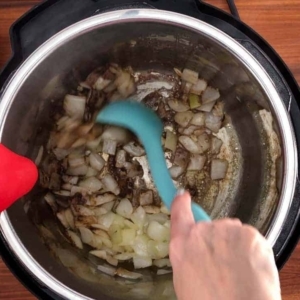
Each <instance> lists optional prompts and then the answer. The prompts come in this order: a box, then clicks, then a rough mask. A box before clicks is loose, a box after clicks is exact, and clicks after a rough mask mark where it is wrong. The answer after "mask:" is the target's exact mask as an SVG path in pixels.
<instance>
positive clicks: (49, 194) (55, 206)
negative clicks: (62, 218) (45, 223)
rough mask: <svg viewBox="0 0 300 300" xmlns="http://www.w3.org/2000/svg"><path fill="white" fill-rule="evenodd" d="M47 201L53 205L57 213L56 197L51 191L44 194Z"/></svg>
mask: <svg viewBox="0 0 300 300" xmlns="http://www.w3.org/2000/svg"><path fill="white" fill-rule="evenodd" d="M44 199H45V201H46V202H47V203H48V204H49V206H50V207H51V209H52V211H53V212H54V213H55V212H57V204H56V202H55V198H54V196H53V195H52V194H51V193H47V194H46V195H45V196H44Z"/></svg>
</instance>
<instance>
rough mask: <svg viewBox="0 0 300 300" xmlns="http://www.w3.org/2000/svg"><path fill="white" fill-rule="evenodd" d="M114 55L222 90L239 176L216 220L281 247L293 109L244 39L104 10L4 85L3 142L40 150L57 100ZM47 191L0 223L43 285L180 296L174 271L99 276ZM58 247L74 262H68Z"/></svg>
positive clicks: (291, 172)
mask: <svg viewBox="0 0 300 300" xmlns="http://www.w3.org/2000/svg"><path fill="white" fill-rule="evenodd" d="M107 62H116V63H119V64H120V65H123V66H126V65H131V66H132V67H133V68H134V69H135V70H147V69H155V70H160V71H161V72H170V71H172V69H173V67H177V68H184V67H187V68H190V69H193V70H195V71H197V72H199V74H200V76H201V77H203V78H205V79H206V80H207V81H209V84H210V85H212V86H214V87H216V88H219V90H220V91H221V96H222V99H223V100H224V102H225V110H226V113H227V115H228V116H229V117H230V119H231V121H232V124H233V126H232V137H233V140H235V143H232V145H231V147H232V152H231V154H230V155H231V156H230V157H231V159H232V161H233V162H234V163H233V168H232V172H233V175H234V176H233V179H232V181H230V182H229V183H228V187H229V188H228V189H227V190H226V193H225V194H223V195H221V196H222V197H219V198H217V199H216V201H215V203H214V205H213V207H211V208H210V213H211V215H212V216H213V217H214V218H218V217H224V216H230V217H233V216H235V217H239V218H241V219H242V220H243V221H245V222H248V223H251V224H253V225H254V226H256V227H257V228H259V229H260V230H261V231H262V232H263V233H264V234H265V235H266V237H267V238H268V240H269V241H270V243H271V244H272V245H274V243H275V242H276V238H277V236H278V235H279V233H280V231H281V228H282V226H283V223H284V221H285V218H286V215H287V212H288V209H289V207H290V204H291V201H292V198H293V193H294V186H295V180H296V168H297V158H296V148H295V143H294V137H293V130H292V127H291V124H290V121H289V117H288V114H287V112H286V109H285V107H284V105H283V103H282V101H281V99H280V97H279V95H278V94H277V92H276V90H275V88H274V86H273V84H272V82H271V80H270V78H269V77H268V76H267V75H266V73H265V72H264V70H263V68H262V67H261V66H260V65H259V64H258V63H257V62H256V61H255V60H254V59H253V57H252V56H251V55H250V54H249V53H248V52H247V51H246V50H245V49H244V48H242V47H241V46H240V45H239V44H238V43H236V42H235V41H234V40H232V39H231V38H229V37H228V36H226V35H225V34H224V33H222V32H221V31H219V30H217V29H215V28H213V27H211V26H209V25H207V24H206V23H204V22H201V21H198V20H195V19H192V18H189V17H186V16H183V15H178V14H175V13H170V12H164V11H160V12H159V13H158V12H157V11H155V10H147V9H141V10H127V11H115V12H111V13H106V14H102V15H100V16H96V17H92V18H89V19H86V20H84V21H82V22H80V23H77V24H75V25H73V26H71V27H69V28H67V29H66V30H64V31H62V32H60V33H59V34H57V35H56V36H54V37H53V38H51V39H50V40H49V41H47V42H46V43H45V44H44V45H43V46H41V47H40V48H39V49H38V50H37V51H36V52H35V53H34V54H33V55H32V56H31V57H29V59H27V61H26V62H25V63H24V64H23V65H22V66H21V67H20V68H19V69H18V71H17V72H16V73H15V75H14V76H13V78H12V79H11V80H10V82H9V84H8V85H7V87H6V90H5V91H4V93H3V95H2V101H1V103H0V138H1V142H3V143H5V144H6V145H7V146H8V147H10V148H11V149H13V150H14V151H16V152H18V153H20V154H26V155H29V156H30V157H32V158H34V157H35V156H36V154H37V151H38V149H39V146H40V145H41V144H42V143H44V142H45V141H46V139H47V138H48V136H47V135H48V132H49V131H47V128H50V126H51V119H50V116H51V107H52V105H53V103H57V102H59V101H61V99H62V97H63V95H64V94H65V93H66V92H67V90H69V89H70V88H72V87H73V85H74V84H76V82H78V79H79V78H81V79H83V78H85V76H86V75H87V74H88V73H89V72H91V71H92V70H93V69H94V68H95V67H97V66H100V65H102V64H104V63H107ZM262 109H265V110H266V111H268V112H271V114H272V118H273V122H272V121H271V117H270V115H269V114H268V113H266V111H265V113H264V114H263V113H259V111H261V110H262ZM49 111H50V113H49ZM277 137H278V141H279V144H277V143H276V138H277ZM279 149H281V155H279V153H278V150H279ZM277 156H278V157H277ZM42 195H43V191H40V190H39V188H37V189H36V190H35V191H34V192H33V193H31V194H30V195H29V196H28V197H27V199H26V201H30V202H31V207H33V208H34V209H31V210H30V211H29V217H28V216H27V215H26V214H25V212H24V203H22V202H19V203H17V204H15V205H14V206H13V207H12V208H11V209H9V210H8V211H7V212H5V213H2V214H1V219H0V222H1V230H2V233H3V235H4V237H5V238H6V240H7V243H8V244H9V246H10V247H11V249H12V251H13V252H14V253H15V255H16V256H17V258H18V259H19V260H20V261H21V263H22V264H23V265H24V266H25V267H26V268H28V269H29V270H30V271H31V272H32V274H33V276H36V277H37V278H38V280H39V281H41V282H42V283H43V284H44V285H46V286H47V287H49V288H50V289H52V290H54V291H56V293H57V294H59V295H61V296H63V297H66V298H68V299H90V298H97V299H108V298H109V297H111V298H129V297H130V298H132V299H142V298H147V299H149V298H156V297H157V298H160V299H169V298H172V297H173V296H172V295H173V289H172V281H171V278H170V277H168V276H161V277H152V278H150V277H149V276H145V278H146V279H145V280H144V281H142V282H139V283H132V282H126V281H124V280H114V279H112V278H109V277H107V276H104V275H101V274H95V265H94V264H93V261H87V260H86V259H85V253H79V252H77V250H75V249H73V248H72V247H71V246H69V245H67V244H66V242H65V240H64V239H63V238H61V237H60V235H59V234H58V233H57V232H58V231H57V224H56V223H55V221H54V220H53V217H52V216H51V214H50V213H49V210H48V208H47V207H46V205H45V204H44V202H43V201H42ZM41 225H42V226H41ZM36 228H38V230H36ZM41 236H42V237H43V241H44V242H46V243H47V245H48V247H46V246H45V245H44V244H43V242H42V239H41V238H40V237H41ZM51 252H52V253H51ZM53 253H54V254H55V255H56V256H59V257H61V256H67V257H69V258H70V262H69V263H68V261H64V266H63V265H62V264H61V263H60V262H58V261H57V260H56V259H55V255H52V254H53ZM74 261H75V262H76V264H75V265H74ZM70 270H71V272H72V273H70ZM149 278H150V279H149Z"/></svg>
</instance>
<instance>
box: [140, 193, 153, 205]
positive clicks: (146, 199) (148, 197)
mask: <svg viewBox="0 0 300 300" xmlns="http://www.w3.org/2000/svg"><path fill="white" fill-rule="evenodd" d="M139 200H140V205H142V206H144V205H150V204H152V203H153V192H152V191H147V192H144V193H141V194H140V199H139Z"/></svg>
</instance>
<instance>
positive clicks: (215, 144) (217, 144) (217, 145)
mask: <svg viewBox="0 0 300 300" xmlns="http://www.w3.org/2000/svg"><path fill="white" fill-rule="evenodd" d="M222 144H223V142H222V141H221V140H219V139H218V138H216V137H215V136H213V137H212V139H211V153H213V154H218V153H219V152H220V149H221V146H222Z"/></svg>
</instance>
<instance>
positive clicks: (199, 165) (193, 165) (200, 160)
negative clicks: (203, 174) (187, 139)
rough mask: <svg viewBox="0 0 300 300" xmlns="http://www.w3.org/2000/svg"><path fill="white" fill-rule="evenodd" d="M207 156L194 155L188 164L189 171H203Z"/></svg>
mask: <svg viewBox="0 0 300 300" xmlns="http://www.w3.org/2000/svg"><path fill="white" fill-rule="evenodd" d="M205 161H206V157H205V156H203V155H195V154H194V155H193V156H191V158H190V163H189V165H188V168H187V169H188V171H201V170H202V169H203V167H204V164H205Z"/></svg>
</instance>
